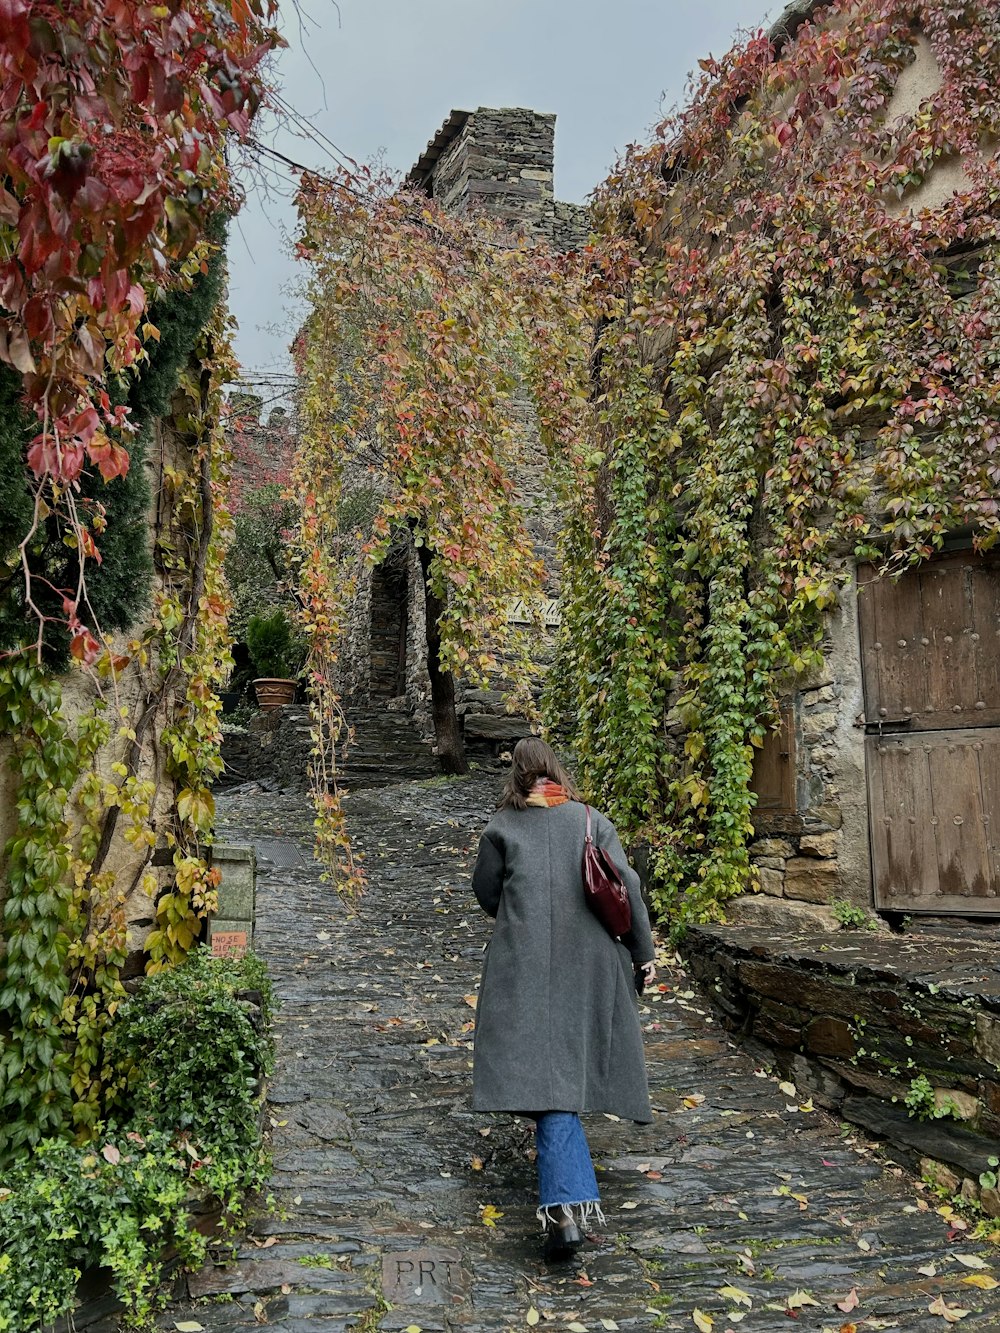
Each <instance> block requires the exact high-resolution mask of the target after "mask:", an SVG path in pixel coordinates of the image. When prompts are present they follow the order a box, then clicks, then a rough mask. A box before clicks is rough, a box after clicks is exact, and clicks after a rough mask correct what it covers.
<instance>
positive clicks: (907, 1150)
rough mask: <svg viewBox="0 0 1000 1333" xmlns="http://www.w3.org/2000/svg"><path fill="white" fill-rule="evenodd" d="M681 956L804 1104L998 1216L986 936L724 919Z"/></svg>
mask: <svg viewBox="0 0 1000 1333" xmlns="http://www.w3.org/2000/svg"><path fill="white" fill-rule="evenodd" d="M684 952H685V954H686V957H687V961H688V965H689V968H690V971H691V974H692V976H693V977H694V978H695V979H696V980H697V981H698V982H699V983H700V984H701V985H702V986H703V987H704V989H705V990H706V992H707V994H708V996H709V997H710V999H711V1001H712V1003H713V1004H714V1005H715V1007H716V1008H717V1009H718V1010H719V1011H720V1014H721V1016H722V1020H723V1022H724V1024H725V1025H726V1026H727V1027H728V1028H730V1029H731V1030H734V1031H738V1032H739V1033H740V1034H741V1035H742V1036H744V1037H745V1038H748V1039H750V1040H752V1041H756V1042H760V1043H763V1044H764V1045H765V1046H766V1047H768V1048H769V1050H770V1052H771V1053H772V1054H773V1059H774V1063H775V1064H776V1065H777V1067H778V1069H779V1070H780V1072H781V1074H782V1075H784V1076H785V1077H786V1078H788V1079H789V1080H790V1081H791V1082H793V1083H794V1084H795V1086H796V1090H797V1096H798V1098H799V1099H800V1100H805V1099H806V1098H808V1097H811V1098H812V1100H813V1103H814V1104H815V1105H818V1106H822V1107H825V1108H827V1109H828V1110H830V1111H833V1112H834V1113H835V1114H837V1115H839V1116H841V1117H842V1118H843V1119H845V1120H848V1121H850V1122H852V1123H853V1124H857V1125H860V1126H862V1127H863V1128H864V1129H866V1130H868V1131H869V1132H870V1133H872V1134H875V1135H877V1136H879V1137H881V1138H884V1139H887V1140H888V1141H889V1142H890V1143H891V1144H892V1145H893V1146H894V1147H895V1148H896V1149H898V1150H901V1151H902V1153H903V1154H904V1155H905V1156H906V1157H908V1158H909V1159H910V1161H911V1162H912V1164H913V1165H915V1166H916V1167H918V1169H919V1170H920V1171H921V1172H922V1174H923V1175H924V1176H925V1177H926V1178H928V1179H931V1180H934V1181H936V1182H937V1183H939V1184H940V1185H942V1186H944V1187H945V1188H946V1189H947V1191H948V1193H958V1192H961V1194H962V1195H963V1196H964V1197H965V1198H966V1199H968V1200H972V1201H977V1202H978V1203H979V1204H980V1205H981V1207H982V1209H983V1211H984V1212H986V1213H987V1214H988V1215H989V1216H991V1217H1000V1193H998V1191H997V1189H996V1187H995V1186H993V1185H991V1183H990V1176H989V1174H988V1173H990V1172H991V1170H993V1168H991V1167H990V1164H989V1158H990V1157H991V1156H994V1155H998V1154H1000V1146H998V1145H1000V968H998V967H997V963H996V951H995V947H994V945H993V943H992V942H991V941H990V940H989V938H988V937H983V936H979V937H977V936H975V935H972V936H968V937H963V936H961V935H955V936H942V935H939V934H936V933H934V932H928V933H927V934H914V935H913V936H909V935H908V936H903V937H899V936H894V935H889V934H887V933H886V934H868V933H867V932H864V931H859V932H846V931H845V932H841V933H839V934H836V935H829V934H827V935H822V936H811V937H810V936H798V937H795V936H791V935H789V936H787V937H785V938H782V937H781V935H780V934H778V935H776V934H775V932H773V931H762V930H755V929H753V928H749V927H740V926H736V927H732V926H718V927H698V928H695V929H692V930H691V931H690V932H689V933H688V936H687V938H686V941H685V945H684ZM907 1099H909V1105H908V1104H907ZM984 1174H985V1175H986V1184H985V1185H984V1184H981V1183H980V1176H982V1175H984Z"/></svg>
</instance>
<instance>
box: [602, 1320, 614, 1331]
mask: <svg viewBox="0 0 1000 1333" xmlns="http://www.w3.org/2000/svg"><path fill="white" fill-rule="evenodd" d="M601 1327H602V1328H606V1329H607V1330H608V1333H616V1330H617V1328H618V1325H617V1324H616V1323H615V1321H614V1320H613V1319H602V1320H601Z"/></svg>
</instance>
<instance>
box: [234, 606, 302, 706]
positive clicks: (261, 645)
mask: <svg viewBox="0 0 1000 1333" xmlns="http://www.w3.org/2000/svg"><path fill="white" fill-rule="evenodd" d="M247 649H248V651H249V653H250V661H251V663H252V664H253V669H254V671H256V672H257V676H256V678H255V679H254V682H253V687H254V690H255V691H256V694H257V703H258V704H259V705H260V708H261V710H262V711H263V712H270V711H271V710H272V709H274V708H281V707H283V706H284V705H285V704H290V703H291V702H292V700H293V699H294V698H295V691H296V689H297V687H298V673H299V669H300V667H301V665H302V657H303V653H302V647H301V644H299V643H298V642H297V640H296V638H295V634H294V632H293V630H292V626H291V625H290V623H289V621H288V617H287V616H286V615H285V613H284V611H281V610H277V611H272V612H271V614H270V615H268V616H251V617H250V619H249V621H248V622H247Z"/></svg>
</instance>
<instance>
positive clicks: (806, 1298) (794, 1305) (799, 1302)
mask: <svg viewBox="0 0 1000 1333" xmlns="http://www.w3.org/2000/svg"><path fill="white" fill-rule="evenodd" d="M785 1305H786V1307H787V1308H788V1309H789V1310H801V1309H802V1307H803V1306H804V1305H819V1301H814V1300H813V1298H812V1297H811V1296H810V1295H809V1293H808V1291H793V1292H792V1294H791V1296H789V1298H788V1300H787V1301H786V1302H785Z"/></svg>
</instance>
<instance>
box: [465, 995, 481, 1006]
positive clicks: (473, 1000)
mask: <svg viewBox="0 0 1000 1333" xmlns="http://www.w3.org/2000/svg"><path fill="white" fill-rule="evenodd" d="M462 999H463V1000H464V1001H465V1003H466V1004H467V1005H468V1006H469V1008H470V1009H475V1007H476V1005H477V1004H478V1003H479V996H478V995H463V996H462Z"/></svg>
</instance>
